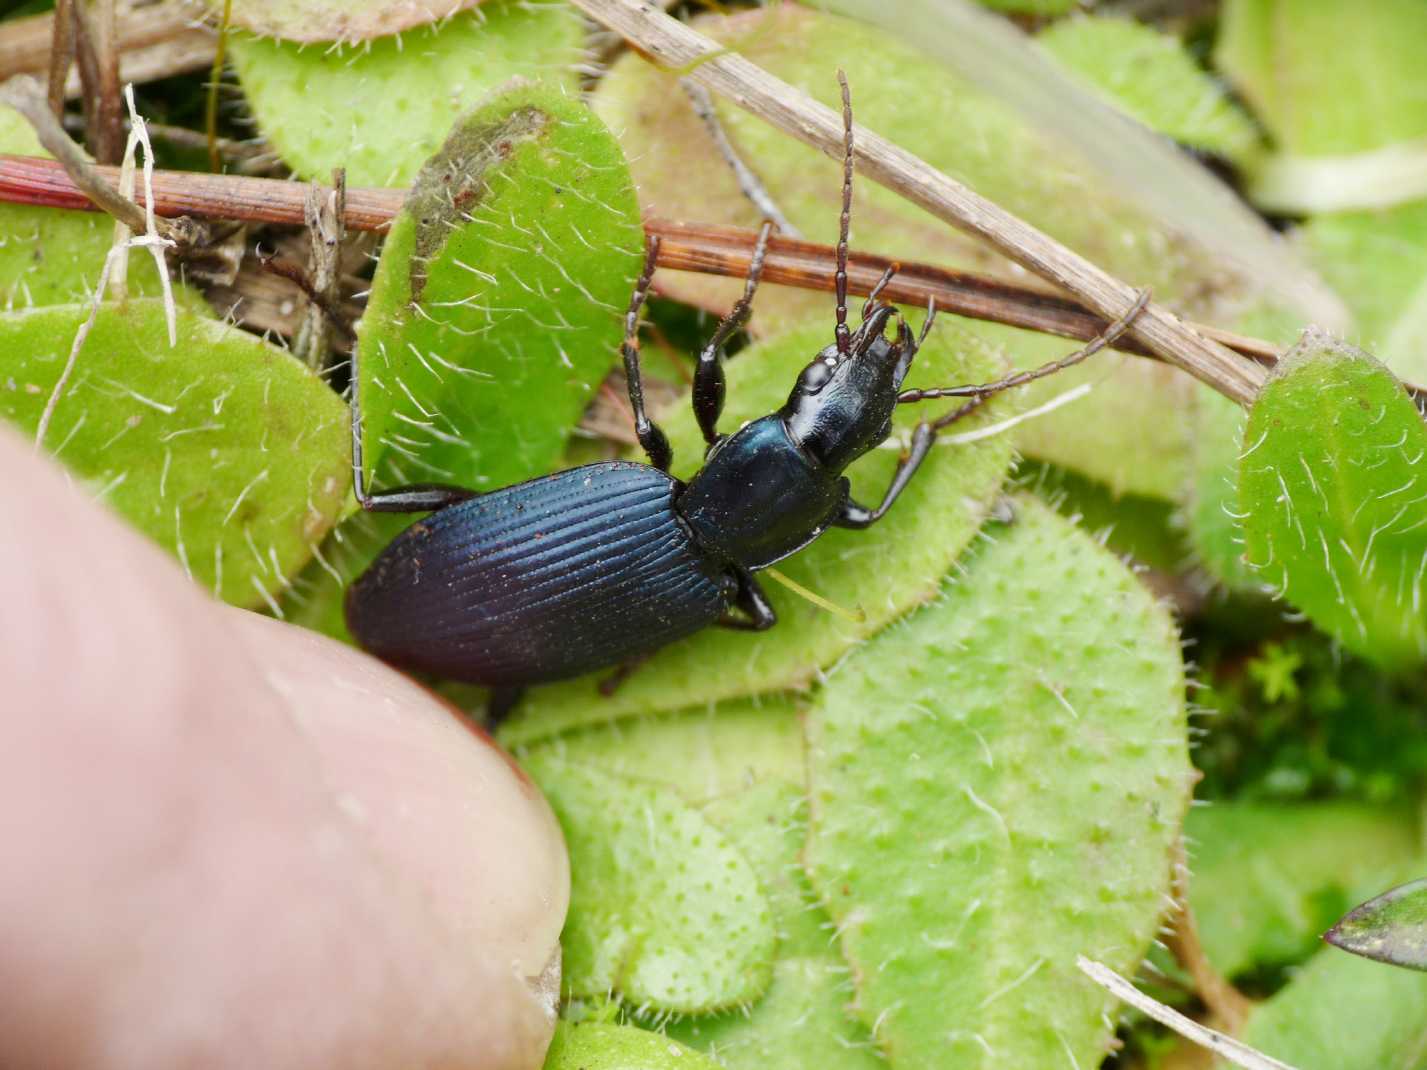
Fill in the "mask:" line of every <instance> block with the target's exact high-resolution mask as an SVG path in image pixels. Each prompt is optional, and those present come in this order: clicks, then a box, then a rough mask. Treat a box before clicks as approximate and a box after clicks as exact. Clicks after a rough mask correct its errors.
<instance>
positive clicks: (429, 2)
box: [201, 0, 480, 43]
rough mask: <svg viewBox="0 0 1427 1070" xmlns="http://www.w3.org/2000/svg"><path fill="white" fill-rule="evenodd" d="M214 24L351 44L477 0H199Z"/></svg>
mask: <svg viewBox="0 0 1427 1070" xmlns="http://www.w3.org/2000/svg"><path fill="white" fill-rule="evenodd" d="M201 2H202V4H203V6H204V7H206V8H207V9H208V15H209V17H210V18H211V19H212V20H214V21H215V22H216V21H218V20H220V19H222V18H223V17H224V14H225V10H226V11H229V12H231V19H230V22H229V25H230V26H233V27H238V28H241V29H244V30H251V31H252V32H253V33H256V34H266V35H267V36H269V37H280V38H283V39H284V40H288V41H305V42H311V41H340V42H344V43H351V42H354V41H365V40H369V39H370V38H373V37H384V36H387V35H388V34H399V33H402V32H403V31H406V30H411V29H415V28H416V27H419V26H425V25H427V24H428V23H431V22H435V21H437V20H438V19H445V18H448V17H450V16H451V15H452V13H453V12H455V11H457V10H459V9H461V8H468V7H474V6H475V5H476V4H478V3H480V0H417V2H415V3H413V2H411V0H240V2H239V3H236V4H229V3H225V0H201Z"/></svg>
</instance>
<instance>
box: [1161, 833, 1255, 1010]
mask: <svg viewBox="0 0 1427 1070" xmlns="http://www.w3.org/2000/svg"><path fill="white" fill-rule="evenodd" d="M1170 867H1171V870H1170V890H1171V892H1172V893H1173V896H1174V901H1175V903H1176V904H1177V905H1178V908H1179V909H1178V910H1177V911H1176V912H1175V915H1174V919H1173V929H1172V931H1171V933H1170V936H1169V939H1168V940H1167V941H1166V943H1167V944H1168V946H1169V950H1170V953H1171V954H1173V955H1174V958H1175V961H1177V962H1178V963H1179V964H1180V965H1181V966H1183V967H1184V968H1185V969H1186V970H1188V971H1189V976H1190V977H1192V978H1194V987H1195V989H1196V991H1198V993H1199V997H1200V998H1201V999H1202V1000H1204V1005H1205V1006H1206V1007H1208V1008H1209V1010H1210V1011H1212V1012H1213V1014H1214V1016H1215V1017H1216V1018H1218V1019H1219V1022H1220V1024H1222V1025H1223V1027H1224V1028H1225V1029H1226V1030H1227V1031H1228V1032H1230V1033H1238V1031H1239V1030H1240V1029H1241V1028H1242V1027H1243V1024H1244V1022H1246V1021H1248V1017H1249V1012H1250V1011H1251V1010H1252V1009H1253V1004H1252V1003H1251V1002H1249V1000H1248V998H1247V997H1246V996H1245V995H1244V994H1243V993H1242V992H1240V991H1239V990H1238V989H1237V988H1235V987H1234V986H1233V985H1231V984H1230V983H1229V982H1228V981H1227V980H1225V979H1224V976H1223V975H1222V974H1220V973H1219V971H1218V970H1216V969H1215V968H1214V964H1213V963H1211V962H1210V961H1209V957H1208V956H1207V955H1205V954H1204V945H1203V944H1201V943H1200V942H1199V925H1198V923H1197V922H1196V921H1195V918H1194V911H1193V909H1192V908H1191V907H1190V905H1189V860H1188V859H1187V858H1186V857H1185V854H1184V840H1183V839H1179V840H1176V841H1175V845H1174V851H1173V854H1172V855H1171V857H1170Z"/></svg>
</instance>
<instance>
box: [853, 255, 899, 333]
mask: <svg viewBox="0 0 1427 1070" xmlns="http://www.w3.org/2000/svg"><path fill="white" fill-rule="evenodd" d="M901 270H902V265H901V264H898V263H897V262H896V261H893V262H892V263H890V264H888V265H887V270H886V271H884V272H882V277H881V278H880V279H878V280H877V285H876V286H874V287H872V292H871V293H870V294H868V295H867V301H866V303H865V304H864V305H863V306H862V318H863V320H866V319H867V317H868V316H870V315H872V306H873V305H874V304H876V303H877V297H878V295H879V294H881V292H882V291H883V290H885V289H886V288H887V284H888V283H889V282H891V281H892V276H893V275H895V274H897V272H899V271H901Z"/></svg>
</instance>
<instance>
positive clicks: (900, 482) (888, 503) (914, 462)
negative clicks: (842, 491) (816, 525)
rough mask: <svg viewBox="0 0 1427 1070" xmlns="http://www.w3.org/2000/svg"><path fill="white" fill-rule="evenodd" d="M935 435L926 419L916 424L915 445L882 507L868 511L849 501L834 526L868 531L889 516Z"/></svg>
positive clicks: (883, 498) (930, 446)
mask: <svg viewBox="0 0 1427 1070" xmlns="http://www.w3.org/2000/svg"><path fill="white" fill-rule="evenodd" d="M936 433H937V428H936V425H934V424H929V423H927V422H926V421H925V420H923V421H922V422H921V423H919V424H917V429H916V430H915V431H913V432H912V445H911V447H910V448H909V449H908V450H907V453H906V455H905V456H904V457H903V458H902V460H901V462H900V463H899V464H898V465H897V471H896V472H895V473H894V474H893V476H892V482H891V485H890V486H888V487H887V492H886V493H885V494H883V495H882V504H881V505H879V506H877V508H876V509H868V508H867V506H865V505H859V504H858V503H857V502H855V501H853V500H852V499H851V498H848V499H847V501H846V502H844V503H843V506H842V512H841V513H840V514H838V516H837V518H836V519H835V520H833V523H834V524H836V525H837V526H838V527H840V528H867V527H871V526H872V525H873V524H875V523H877V521H879V520H881V519H882V518H883V517H884V516H886V515H887V510H888V509H890V508H892V503H893V502H895V501H896V500H897V497H898V496H899V495H900V494H901V493H902V491H904V490H906V489H907V484H908V483H910V482H911V481H912V477H913V476H914V475H916V474H917V469H918V468H920V467H921V466H922V462H923V461H925V460H926V459H927V454H928V453H930V452H931V448H932V443H934V442H935V441H936Z"/></svg>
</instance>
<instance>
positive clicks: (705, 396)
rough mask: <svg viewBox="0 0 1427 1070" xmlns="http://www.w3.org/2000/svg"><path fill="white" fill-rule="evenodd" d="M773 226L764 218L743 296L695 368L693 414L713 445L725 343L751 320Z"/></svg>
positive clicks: (721, 395)
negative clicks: (754, 297)
mask: <svg viewBox="0 0 1427 1070" xmlns="http://www.w3.org/2000/svg"><path fill="white" fill-rule="evenodd" d="M772 230H773V221H772V220H771V219H767V220H764V221H763V227H762V229H761V230H759V231H758V241H757V242H756V243H755V244H754V246H753V258H752V259H751V260H750V261H749V263H748V281H747V282H746V283H745V284H744V287H743V296H742V297H740V298H739V299H738V301H737V303H736V304H735V305H734V306H733V307H732V308H731V309H729V310H728V315H727V316H725V317H724V318H723V319H722V320H720V321H719V325H718V327H717V329H715V330H714V333H713V337H712V338H710V339H709V343H708V345H706V346H704V348H703V351H702V352H700V353H699V364H698V367H697V368H695V369H694V416H695V418H697V419H698V421H699V430H701V431H702V432H703V433H704V441H705V442H707V443H708V444H709V445H710V446H712V445H713V444H714V443H715V442H717V441H718V418H719V414H720V413H722V412H723V398H724V378H723V347H724V346H725V345H727V344H728V339H729V337H730V336H731V335H732V334H733V332H734V331H736V330H738V328H740V327H742V326H743V325H744V324H745V323H746V322H748V314H749V313H750V312H751V311H752V309H753V295H754V294H755V293H756V292H757V291H758V280H759V279H760V278H761V277H762V275H763V260H764V258H765V257H766V256H767V255H768V235H769V234H770V233H772Z"/></svg>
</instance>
